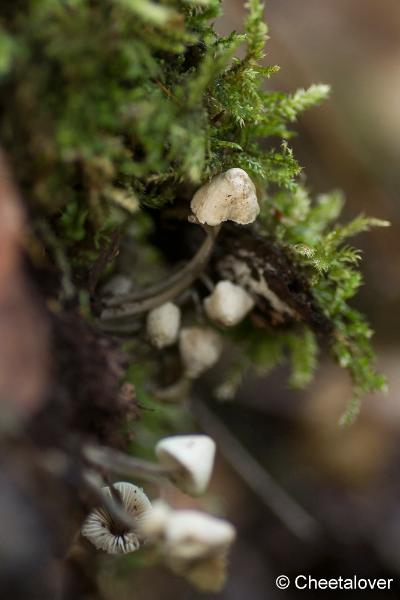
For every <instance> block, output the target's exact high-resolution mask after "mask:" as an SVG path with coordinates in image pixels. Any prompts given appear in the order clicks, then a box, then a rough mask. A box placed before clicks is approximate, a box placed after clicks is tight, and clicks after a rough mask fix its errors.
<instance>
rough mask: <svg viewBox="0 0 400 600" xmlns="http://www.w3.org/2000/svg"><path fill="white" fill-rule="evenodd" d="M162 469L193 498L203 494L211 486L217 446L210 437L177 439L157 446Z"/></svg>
mask: <svg viewBox="0 0 400 600" xmlns="http://www.w3.org/2000/svg"><path fill="white" fill-rule="evenodd" d="M155 450H156V455H157V458H158V460H159V462H160V464H161V465H163V466H165V467H166V468H170V469H171V474H170V476H169V477H170V479H171V481H173V482H174V483H175V485H176V486H177V487H179V488H180V489H181V490H183V491H184V492H186V493H187V494H190V495H192V496H199V495H200V494H204V492H205V491H206V489H207V487H208V484H209V482H210V478H211V474H212V470H213V466H214V457H215V442H214V441H213V440H212V439H211V438H210V437H208V435H176V436H171V437H167V438H164V439H162V440H160V441H159V442H158V444H157V445H156V449H155Z"/></svg>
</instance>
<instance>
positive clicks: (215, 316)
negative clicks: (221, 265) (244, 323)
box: [204, 280, 254, 327]
mask: <svg viewBox="0 0 400 600" xmlns="http://www.w3.org/2000/svg"><path fill="white" fill-rule="evenodd" d="M253 306H254V300H253V298H252V297H251V296H250V295H249V294H248V293H247V292H246V290H245V289H243V288H242V287H240V285H235V284H234V283H232V282H231V281H227V280H224V281H219V282H218V283H217V285H216V286H215V289H214V290H213V292H212V294H211V295H210V296H208V297H207V298H205V300H204V308H205V311H206V313H207V315H208V317H209V318H210V319H211V320H213V321H215V322H216V323H220V324H221V325H226V326H227V327H233V326H234V325H237V324H238V323H240V321H241V320H242V319H244V317H245V316H246V315H247V313H248V312H249V311H250V310H251V309H252V308H253Z"/></svg>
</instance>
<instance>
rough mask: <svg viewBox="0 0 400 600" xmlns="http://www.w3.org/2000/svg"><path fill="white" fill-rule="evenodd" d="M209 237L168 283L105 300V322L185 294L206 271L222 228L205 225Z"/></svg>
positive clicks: (103, 316)
mask: <svg viewBox="0 0 400 600" xmlns="http://www.w3.org/2000/svg"><path fill="white" fill-rule="evenodd" d="M203 229H204V230H205V232H206V234H207V235H206V238H205V240H204V241H203V243H202V245H201V246H200V248H199V250H198V251H197V253H196V254H195V256H194V257H193V258H192V260H191V261H190V262H189V263H188V264H187V265H186V266H185V267H183V269H181V270H180V271H178V272H177V273H174V274H173V275H171V277H169V278H168V279H167V280H165V281H163V282H160V283H156V284H154V285H151V286H149V287H147V288H145V289H144V290H141V291H139V292H135V293H133V294H126V295H124V296H119V297H117V298H112V299H110V300H105V304H106V306H107V308H106V309H105V310H104V311H103V312H102V315H101V320H114V319H119V318H121V317H124V318H125V317H129V316H134V315H138V314H141V313H143V312H147V311H149V310H152V309H153V308H155V307H157V306H160V305H161V304H163V303H164V302H168V301H169V300H172V299H173V298H175V297H176V296H179V294H181V293H182V292H184V291H185V290H186V289H187V288H188V287H189V286H190V285H191V284H192V283H193V281H194V280H195V279H196V278H197V277H198V276H199V274H200V273H201V272H202V270H203V269H204V266H205V264H206V263H207V261H208V259H209V257H210V254H211V252H212V250H213V247H214V242H215V239H216V237H217V235H218V233H219V230H220V227H209V226H203Z"/></svg>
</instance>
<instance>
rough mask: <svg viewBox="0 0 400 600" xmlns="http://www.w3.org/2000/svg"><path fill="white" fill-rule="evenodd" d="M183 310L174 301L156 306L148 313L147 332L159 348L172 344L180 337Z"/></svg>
mask: <svg viewBox="0 0 400 600" xmlns="http://www.w3.org/2000/svg"><path fill="white" fill-rule="evenodd" d="M180 323H181V311H180V309H179V308H178V306H176V304H173V303H172V302H166V303H165V304H162V305H161V306H158V307H157V308H154V309H153V310H151V311H150V312H149V314H148V315H147V334H148V336H149V338H150V341H151V343H152V344H153V345H154V346H156V347H157V348H164V347H165V346H171V345H172V344H174V343H175V342H176V340H177V338H178V332H179V327H180Z"/></svg>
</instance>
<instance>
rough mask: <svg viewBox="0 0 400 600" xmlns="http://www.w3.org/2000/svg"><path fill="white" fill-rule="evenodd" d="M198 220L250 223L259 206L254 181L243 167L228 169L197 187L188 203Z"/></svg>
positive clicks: (215, 222)
mask: <svg viewBox="0 0 400 600" xmlns="http://www.w3.org/2000/svg"><path fill="white" fill-rule="evenodd" d="M190 207H191V209H192V212H193V214H194V215H195V216H196V218H197V220H198V221H199V222H200V223H203V224H204V223H206V224H207V225H211V226H216V225H220V224H221V223H222V222H223V221H235V223H240V224H241V225H247V224H248V223H253V221H255V219H256V218H257V216H258V214H259V212H260V207H259V206H258V202H257V195H256V188H255V186H254V183H253V182H252V180H251V179H250V177H249V176H248V174H247V173H246V171H243V169H239V168H235V169H229V170H228V171H225V172H224V173H221V174H220V175H216V176H215V177H213V178H212V179H211V181H209V182H208V183H205V184H204V185H203V186H202V187H201V188H200V189H198V190H197V192H196V193H195V195H194V196H193V198H192V202H191V205H190Z"/></svg>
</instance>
